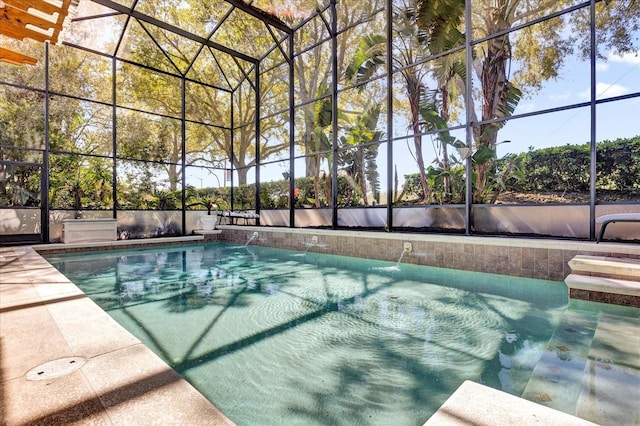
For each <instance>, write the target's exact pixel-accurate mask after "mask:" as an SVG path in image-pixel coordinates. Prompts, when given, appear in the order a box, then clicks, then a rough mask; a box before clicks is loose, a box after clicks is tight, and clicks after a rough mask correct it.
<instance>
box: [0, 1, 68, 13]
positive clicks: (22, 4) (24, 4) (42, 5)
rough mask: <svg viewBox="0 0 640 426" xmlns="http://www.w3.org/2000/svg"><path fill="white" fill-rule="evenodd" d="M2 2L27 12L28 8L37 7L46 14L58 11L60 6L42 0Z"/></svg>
mask: <svg viewBox="0 0 640 426" xmlns="http://www.w3.org/2000/svg"><path fill="white" fill-rule="evenodd" d="M2 2H3V3H4V4H5V5H7V6H10V7H13V8H14V9H20V10H22V11H24V12H28V11H29V9H37V10H39V11H40V12H44V13H46V14H48V15H53V14H54V13H57V12H60V8H58V7H57V6H54V5H52V4H51V3H48V2H46V1H42V0H2Z"/></svg>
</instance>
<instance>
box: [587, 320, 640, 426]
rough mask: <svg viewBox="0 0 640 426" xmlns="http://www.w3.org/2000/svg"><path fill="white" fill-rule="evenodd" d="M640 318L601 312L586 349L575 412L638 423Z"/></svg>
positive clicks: (607, 420) (599, 419) (604, 421)
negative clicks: (586, 356)
mask: <svg viewBox="0 0 640 426" xmlns="http://www.w3.org/2000/svg"><path fill="white" fill-rule="evenodd" d="M639 330H640V319H638V318H629V317H622V316H616V315H611V314H602V315H601V317H600V321H599V323H598V327H597V329H596V332H595V334H594V338H593V342H592V344H591V348H590V350H589V360H588V361H587V365H586V366H585V371H584V375H583V380H582V392H581V393H580V396H579V398H578V401H577V404H576V405H577V406H576V415H578V416H579V417H583V418H587V419H589V420H591V421H593V422H595V423H599V424H603V425H607V424H612V425H613V424H615V425H633V424H640V404H639V403H638V402H639V401H640V332H639Z"/></svg>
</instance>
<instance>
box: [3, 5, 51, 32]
mask: <svg viewBox="0 0 640 426" xmlns="http://www.w3.org/2000/svg"><path fill="white" fill-rule="evenodd" d="M5 22H6V23H9V24H14V25H18V26H22V27H26V26H27V25H29V24H30V25H33V26H34V27H37V28H40V29H42V30H44V31H48V30H49V29H50V28H54V29H55V28H60V29H61V28H62V22H55V21H54V22H52V21H49V20H47V19H44V18H41V17H39V16H36V15H32V14H30V13H27V12H25V11H23V10H20V9H14V8H12V7H5V8H3V9H0V24H3V25H4V23H5Z"/></svg>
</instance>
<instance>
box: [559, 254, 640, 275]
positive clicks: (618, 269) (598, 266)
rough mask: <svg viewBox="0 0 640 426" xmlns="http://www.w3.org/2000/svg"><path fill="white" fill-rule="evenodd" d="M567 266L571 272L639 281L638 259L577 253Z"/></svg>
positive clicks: (639, 261) (639, 268) (639, 263)
mask: <svg viewBox="0 0 640 426" xmlns="http://www.w3.org/2000/svg"><path fill="white" fill-rule="evenodd" d="M569 266H570V267H571V272H572V273H573V274H578V275H595V276H603V277H610V278H620V279H624V280H630V281H640V259H630V258H620V257H607V256H587V255H577V256H575V257H574V258H573V259H571V260H570V261H569Z"/></svg>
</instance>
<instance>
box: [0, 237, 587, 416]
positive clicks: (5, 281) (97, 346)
mask: <svg viewBox="0 0 640 426" xmlns="http://www.w3.org/2000/svg"><path fill="white" fill-rule="evenodd" d="M187 241H192V239H188V240H187ZM55 360H61V361H59V362H58V363H56V364H54V365H48V364H47V363H48V362H51V361H55ZM71 364H75V365H71ZM78 365H79V366H80V368H75V369H74V367H77V366H78ZM65 373H66V374H65ZM34 378H35V379H34ZM0 384H1V388H0V389H1V391H0V418H1V419H2V424H6V425H7V426H13V425H24V424H83V425H84V424H105V425H111V424H116V425H119V424H122V425H130V424H163V425H168V424H176V425H177V424H179V425H186V424H189V425H198V424H206V425H218V424H233V423H232V422H231V421H230V420H228V419H227V418H226V417H225V416H224V415H223V414H222V413H221V412H220V411H219V410H217V409H216V408H215V407H214V406H213V405H212V404H211V403H210V402H209V401H207V400H206V399H205V398H204V397H203V396H202V395H201V394H200V393H199V392H198V391H197V390H195V389H194V388H193V387H192V386H191V385H190V384H188V383H187V382H186V381H185V380H183V379H182V378H181V377H180V376H178V374H177V373H175V372H174V371H173V370H172V369H171V368H170V367H169V366H167V365H166V364H165V363H164V362H163V361H162V360H161V359H160V358H158V357H157V356H156V355H155V354H154V353H153V352H151V351H150V350H149V349H148V348H147V347H146V346H144V345H143V344H142V343H141V342H140V341H139V340H138V339H137V338H135V337H133V336H132V335H131V334H129V333H128V332H127V331H126V330H124V329H123V328H122V327H121V326H120V325H119V324H117V323H116V322H115V321H114V320H113V319H111V317H110V316H109V315H108V314H106V313H105V312H104V311H103V310H102V309H100V308H99V307H98V306H97V305H96V304H95V303H94V302H92V301H91V300H90V299H89V298H87V297H86V296H85V295H84V293H83V292H82V291H81V290H79V289H78V288H77V287H76V286H75V285H74V284H72V283H71V282H69V280H68V279H66V278H65V277H64V276H63V275H61V274H60V273H59V272H58V271H57V270H56V269H55V268H53V267H52V266H50V265H49V264H48V262H46V260H44V259H43V258H42V257H41V256H40V255H39V254H38V253H36V252H35V251H34V250H33V249H32V248H30V247H5V248H2V247H0ZM469 392H471V395H469ZM471 396H473V398H471ZM514 401H516V402H517V404H516V403H515V402H514ZM483 407H484V409H483ZM514 413H515V414H517V415H519V416H520V417H518V418H519V419H520V420H522V421H523V422H522V423H521V422H520V420H519V421H518V423H519V424H576V425H578V424H585V425H586V424H590V423H589V422H587V421H584V420H582V419H579V418H576V417H573V416H569V415H567V414H564V413H560V412H558V411H555V410H552V409H550V408H547V407H544V406H541V405H538V404H535V403H533V402H529V401H526V400H523V399H520V398H516V397H513V396H511V395H508V394H506V393H504V392H500V391H495V390H492V389H490V388H486V387H484V386H480V385H477V386H473V384H472V385H471V386H470V385H467V386H464V385H463V386H462V387H461V388H460V389H459V392H456V393H454V394H453V395H452V396H451V398H450V400H449V401H448V402H447V403H445V405H443V406H442V407H441V409H440V410H439V412H438V413H437V414H436V415H434V416H433V417H432V419H430V420H429V422H428V424H429V425H444V424H487V425H489V424H511V422H510V419H513V418H514V417H513V415H514ZM452 416H453V417H452ZM567 419H570V420H571V421H570V423H567V421H568V420H567Z"/></svg>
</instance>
